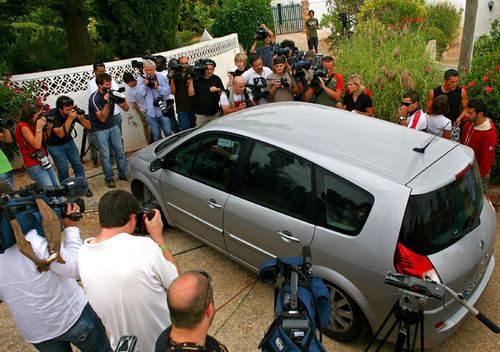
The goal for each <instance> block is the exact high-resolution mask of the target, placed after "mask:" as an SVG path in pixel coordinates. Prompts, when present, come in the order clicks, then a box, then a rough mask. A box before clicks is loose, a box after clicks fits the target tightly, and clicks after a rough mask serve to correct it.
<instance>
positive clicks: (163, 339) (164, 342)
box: [155, 326, 227, 352]
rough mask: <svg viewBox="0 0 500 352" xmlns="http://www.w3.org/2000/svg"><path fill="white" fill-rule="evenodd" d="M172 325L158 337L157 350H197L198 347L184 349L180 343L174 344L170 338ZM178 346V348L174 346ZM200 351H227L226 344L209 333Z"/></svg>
mask: <svg viewBox="0 0 500 352" xmlns="http://www.w3.org/2000/svg"><path fill="white" fill-rule="evenodd" d="M171 329H172V327H171V326H169V327H168V328H166V329H165V330H163V332H162V333H161V334H160V336H159V337H158V339H157V340H156V346H155V352H165V351H168V352H173V351H196V349H193V348H190V349H182V347H181V346H179V345H173V344H172V340H170V330H171ZM174 346H175V347H177V348H174ZM199 351H206V352H227V348H226V346H224V345H222V344H221V343H219V342H218V341H217V340H216V339H215V338H213V337H212V336H209V335H207V337H206V339H205V348H204V349H203V348H200V349H199Z"/></svg>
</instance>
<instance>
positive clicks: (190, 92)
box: [188, 79, 195, 97]
mask: <svg viewBox="0 0 500 352" xmlns="http://www.w3.org/2000/svg"><path fill="white" fill-rule="evenodd" d="M188 95H189V96H190V97H194V95H195V92H194V85H193V80H192V79H190V80H189V82H188Z"/></svg>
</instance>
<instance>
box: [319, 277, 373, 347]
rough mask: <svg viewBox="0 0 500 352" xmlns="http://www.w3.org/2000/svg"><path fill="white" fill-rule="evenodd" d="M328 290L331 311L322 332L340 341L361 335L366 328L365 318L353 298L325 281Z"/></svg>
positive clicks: (350, 339) (353, 338) (348, 340)
mask: <svg viewBox="0 0 500 352" xmlns="http://www.w3.org/2000/svg"><path fill="white" fill-rule="evenodd" d="M325 283H326V286H327V287H328V291H330V301H331V307H332V312H331V316H330V324H329V325H328V326H327V327H326V328H324V329H323V333H324V334H325V335H326V336H328V337H330V338H332V339H334V340H336V341H341V342H350V341H353V340H356V339H358V338H360V337H361V336H363V335H364V334H365V332H366V330H367V323H366V318H365V316H364V314H363V312H362V311H361V309H359V307H358V305H357V304H356V303H355V302H354V300H353V299H352V298H351V297H350V296H349V295H348V294H346V293H345V292H344V291H343V290H341V289H340V288H338V287H336V286H335V285H332V284H331V283H329V282H325Z"/></svg>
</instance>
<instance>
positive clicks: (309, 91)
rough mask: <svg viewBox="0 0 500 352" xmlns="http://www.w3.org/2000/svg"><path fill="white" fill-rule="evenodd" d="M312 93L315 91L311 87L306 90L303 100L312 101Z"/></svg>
mask: <svg viewBox="0 0 500 352" xmlns="http://www.w3.org/2000/svg"><path fill="white" fill-rule="evenodd" d="M314 93H315V89H314V88H313V87H309V88H307V90H306V92H305V93H304V99H305V100H306V101H309V102H311V101H312V99H313V96H314Z"/></svg>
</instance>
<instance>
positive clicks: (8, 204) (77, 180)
mask: <svg viewBox="0 0 500 352" xmlns="http://www.w3.org/2000/svg"><path fill="white" fill-rule="evenodd" d="M87 189H88V182H87V179H86V178H85V177H69V178H67V179H66V180H64V181H63V183H62V185H61V186H59V187H41V186H39V185H37V184H32V185H29V186H26V187H24V188H22V189H20V190H17V191H12V192H9V193H1V194H0V203H2V204H3V205H2V209H3V210H4V211H5V210H6V212H0V254H1V253H3V252H4V251H5V249H7V248H10V247H12V246H13V245H14V244H15V243H16V239H15V237H14V233H13V231H12V228H11V226H10V222H9V220H11V219H12V218H16V219H17V220H18V221H19V224H20V226H21V230H22V232H23V233H24V234H26V233H28V232H29V231H30V230H32V229H37V231H38V234H39V235H40V236H45V234H44V232H43V226H42V223H41V222H42V217H41V215H40V211H39V209H38V207H37V205H36V202H35V198H41V199H43V200H44V201H45V202H46V203H47V204H48V205H49V206H50V207H51V208H52V209H53V210H54V212H55V213H56V214H57V215H58V216H59V217H62V218H66V217H68V218H69V219H71V220H73V221H78V220H80V219H81V218H82V213H84V212H85V202H84V200H83V199H82V198H81V197H83V196H84V195H85V193H86V192H87ZM58 197H65V198H66V199H67V201H65V202H61V201H60V200H59V199H57V198H58ZM68 202H71V203H76V204H78V206H79V207H80V211H78V212H74V213H71V214H67V213H66V206H67V203H68ZM7 213H8V214H7ZM4 215H5V216H4ZM7 215H8V216H7ZM9 216H11V217H9Z"/></svg>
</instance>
